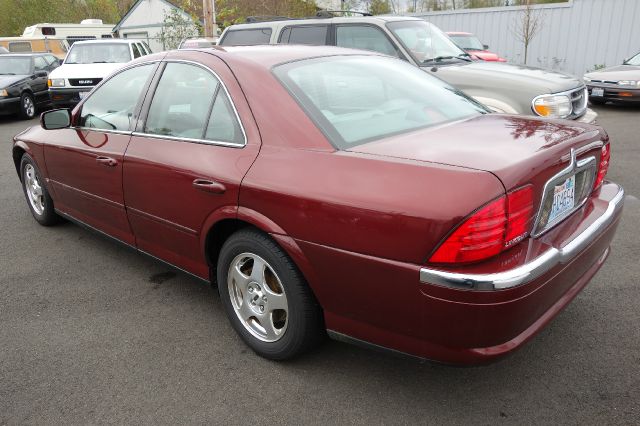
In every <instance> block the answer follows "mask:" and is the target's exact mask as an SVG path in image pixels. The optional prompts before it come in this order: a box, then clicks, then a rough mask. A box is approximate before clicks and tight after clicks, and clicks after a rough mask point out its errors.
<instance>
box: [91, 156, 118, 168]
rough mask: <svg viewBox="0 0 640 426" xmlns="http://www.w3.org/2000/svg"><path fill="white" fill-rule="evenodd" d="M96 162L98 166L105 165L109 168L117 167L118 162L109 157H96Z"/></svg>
mask: <svg viewBox="0 0 640 426" xmlns="http://www.w3.org/2000/svg"><path fill="white" fill-rule="evenodd" d="M96 161H97V162H98V163H99V164H102V165H105V166H109V167H115V166H117V165H118V161H117V160H116V159H114V158H111V157H97V158H96Z"/></svg>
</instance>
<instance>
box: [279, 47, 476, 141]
mask: <svg viewBox="0 0 640 426" xmlns="http://www.w3.org/2000/svg"><path fill="white" fill-rule="evenodd" d="M274 74H275V75H276V77H278V79H279V80H280V81H281V82H282V83H283V85H284V86H285V87H286V88H287V89H289V91H290V92H291V93H292V94H293V96H294V98H296V100H297V101H298V102H299V103H300V104H301V106H302V107H303V109H304V110H305V112H306V113H307V115H309V117H310V118H311V119H312V120H313V121H314V122H315V123H316V125H317V126H318V128H320V129H321V130H322V131H323V132H324V134H325V135H326V136H327V137H328V138H329V140H330V141H331V142H332V143H333V145H334V146H336V147H337V148H339V149H347V148H349V147H352V146H355V145H359V144H363V143H366V142H369V141H373V140H376V139H381V138H384V137H387V136H391V135H396V134H400V133H406V132H409V131H412V130H415V129H420V128H425V127H429V126H434V125H437V124H442V123H445V122H448V121H453V120H460V119H463V118H467V117H472V116H476V115H480V114H483V113H486V112H487V110H486V108H485V107H483V106H482V105H480V104H479V103H477V102H476V101H474V100H472V99H471V98H469V97H467V96H466V95H464V94H463V93H462V92H460V91H459V90H458V89H455V88H453V87H451V86H449V85H448V84H447V83H445V82H444V81H442V80H440V79H438V78H436V77H433V76H431V75H429V74H428V73H426V72H424V71H422V70H420V68H417V67H415V66H413V65H410V64H408V63H407V62H405V61H401V60H398V59H393V58H385V57H380V56H333V57H324V58H317V59H309V60H304V61H297V62H291V63H287V64H282V65H279V66H277V67H276V68H274Z"/></svg>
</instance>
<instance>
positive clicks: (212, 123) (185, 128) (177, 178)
mask: <svg viewBox="0 0 640 426" xmlns="http://www.w3.org/2000/svg"><path fill="white" fill-rule="evenodd" d="M191 55H195V57H204V58H206V61H207V63H208V64H209V66H203V65H201V64H198V63H195V62H185V61H182V60H170V59H169V60H167V61H166V62H164V64H163V68H162V72H161V75H159V76H157V77H156V81H155V82H154V84H153V87H154V89H153V90H154V93H153V96H147V100H145V105H144V107H143V111H145V112H144V113H143V117H142V120H141V121H140V122H139V123H138V128H137V131H136V132H135V133H134V134H133V137H132V139H131V142H130V144H129V147H128V149H127V152H126V156H125V167H124V183H123V187H124V197H125V204H126V206H127V213H128V217H129V222H130V224H131V227H132V229H133V233H134V235H135V237H136V244H137V246H138V248H139V249H140V250H142V251H145V252H147V253H149V254H151V255H153V256H156V257H158V258H160V259H162V260H165V261H167V262H169V263H171V264H174V265H176V266H178V267H180V268H182V269H184V270H186V271H189V272H191V273H193V274H195V275H197V276H200V277H202V278H207V277H208V267H207V262H206V260H205V259H204V256H203V246H204V244H203V241H204V237H205V233H206V228H203V225H204V224H205V223H206V222H207V218H209V217H211V215H215V214H216V212H221V211H225V209H226V210H227V211H228V210H229V209H231V211H234V212H235V209H236V208H237V204H238V195H239V187H240V182H241V180H242V178H243V177H244V175H245V174H246V172H247V170H248V169H249V167H250V166H251V164H252V162H253V160H254V159H255V157H256V156H257V153H258V148H259V144H260V141H259V137H258V132H257V128H256V127H255V124H254V123H253V121H252V120H253V118H252V116H251V115H250V112H249V109H248V105H246V100H244V97H243V95H242V91H241V90H240V87H239V85H238V83H237V82H236V80H235V78H234V77H233V75H232V74H231V72H230V70H229V69H228V68H227V66H226V65H225V64H224V63H223V62H222V61H221V60H220V59H218V58H217V57H215V56H213V55H209V54H204V53H201V52H194V53H192V54H191ZM169 56H171V54H170V55H169ZM159 74H160V73H159ZM234 102H235V104H239V106H240V107H239V108H236V106H235V105H234ZM236 111H240V112H239V113H238V112H236ZM245 129H246V130H245Z"/></svg>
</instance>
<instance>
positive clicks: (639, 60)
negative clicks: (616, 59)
mask: <svg viewBox="0 0 640 426" xmlns="http://www.w3.org/2000/svg"><path fill="white" fill-rule="evenodd" d="M627 65H638V66H640V53H638V54H637V55H636V56H634V57H633V58H631V59H629V60H628V61H627Z"/></svg>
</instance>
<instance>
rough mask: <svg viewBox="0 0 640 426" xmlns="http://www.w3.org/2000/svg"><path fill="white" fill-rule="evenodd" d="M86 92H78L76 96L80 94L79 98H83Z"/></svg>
mask: <svg viewBox="0 0 640 426" xmlns="http://www.w3.org/2000/svg"><path fill="white" fill-rule="evenodd" d="M88 94H89V92H78V96H80V99H84V98H85V97H86V96H87V95H88Z"/></svg>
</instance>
